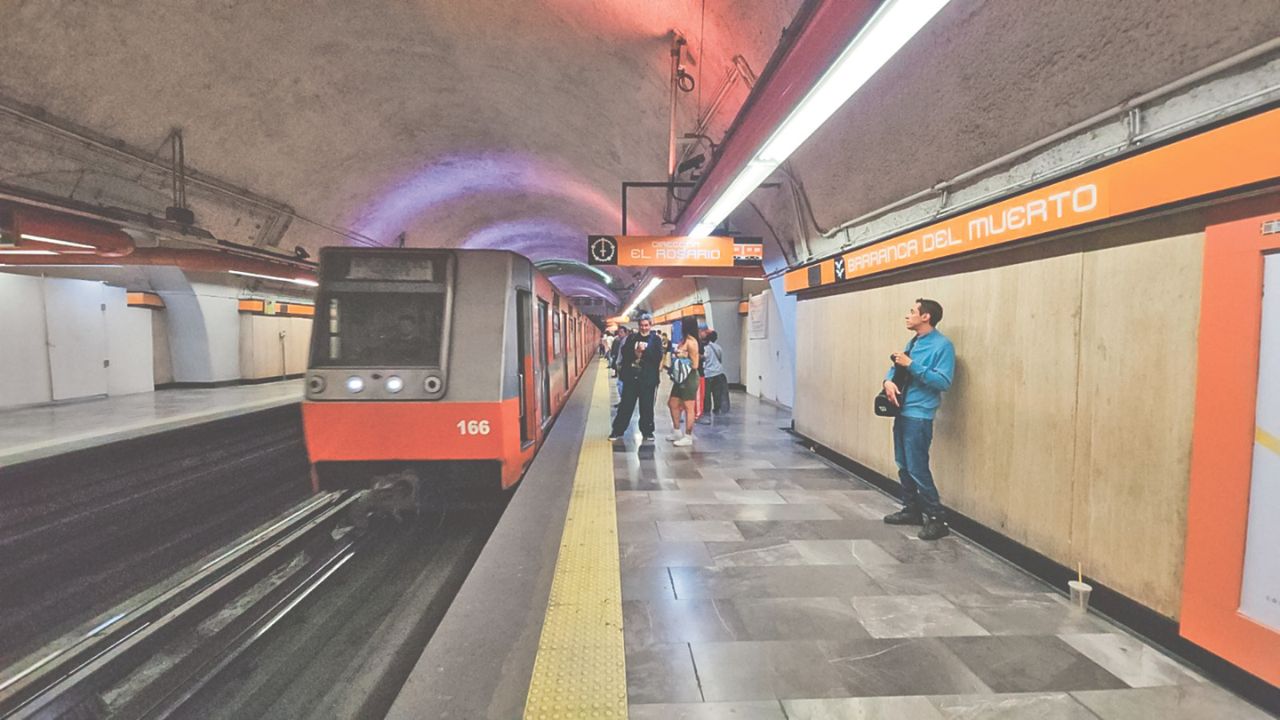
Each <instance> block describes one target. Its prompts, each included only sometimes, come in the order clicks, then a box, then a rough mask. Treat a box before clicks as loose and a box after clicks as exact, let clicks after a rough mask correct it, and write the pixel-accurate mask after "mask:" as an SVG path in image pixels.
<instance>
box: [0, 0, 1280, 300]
mask: <svg viewBox="0 0 1280 720" xmlns="http://www.w3.org/2000/svg"><path fill="white" fill-rule="evenodd" d="M801 4H802V0H705V2H703V0H643V1H641V0H468V1H467V2H454V1H451V0H364V1H363V2H339V1H337V0H317V1H316V2H309V3H302V2H269V1H268V0H254V1H252V2H250V1H244V0H240V1H237V0H218V1H202V0H104V1H102V2H92V3H86V2H80V1H78V0H10V1H9V2H6V3H3V4H0V27H3V28H4V29H5V32H4V36H3V37H4V39H3V41H0V68H3V71H0V94H2V95H5V96H8V97H9V98H12V99H14V100H17V101H21V102H25V103H28V104H31V105H35V106H39V107H42V108H44V109H46V110H48V111H49V112H50V113H52V114H53V115H55V116H59V117H63V118H68V119H72V120H74V121H75V122H77V123H79V124H80V125H82V126H84V127H86V128H89V129H91V130H94V131H97V132H100V133H102V134H104V135H107V136H109V137H114V138H119V139H121V140H123V141H126V142H128V143H131V144H133V145H135V146H138V147H142V148H148V149H149V150H150V149H157V157H159V158H161V159H165V158H167V154H166V153H165V152H164V151H163V150H159V148H161V147H162V140H163V139H164V138H165V136H166V135H167V133H168V131H169V129H170V128H171V127H175V126H176V127H182V128H183V129H184V132H185V137H186V142H187V157H188V160H189V162H190V164H191V165H192V166H194V167H195V168H197V169H199V170H201V171H202V172H206V173H209V174H211V175H214V176H218V177H220V178H223V179H226V180H228V181H231V182H234V183H236V184H239V185H242V186H245V187H247V188H250V189H252V190H253V191H256V192H258V193H261V194H263V195H266V196H269V197H271V198H274V199H276V200H279V201H281V202H284V203H288V204H289V205H291V206H292V207H293V208H295V209H296V210H297V213H298V215H300V216H303V217H305V218H309V219H312V220H316V221H319V222H321V223H324V224H327V225H331V226H334V227H341V228H349V229H351V230H353V231H355V232H357V233H359V234H361V235H364V236H368V237H370V238H372V239H373V240H374V241H376V242H378V243H390V242H391V241H392V240H393V239H394V238H395V236H396V235H397V234H398V233H400V232H401V231H404V232H405V233H406V234H407V242H408V244H409V245H410V246H462V245H465V246H473V247H510V248H513V249H516V250H518V251H521V252H524V253H526V254H528V255H530V256H531V257H533V258H534V259H535V260H553V259H563V260H582V259H584V256H585V252H584V245H585V243H584V242H583V236H584V235H586V234H588V233H593V232H612V231H616V229H617V228H618V226H619V211H620V208H619V183H620V182H621V181H623V180H657V179H661V178H662V176H663V175H664V173H665V163H666V151H667V145H666V143H667V140H666V138H667V112H668V95H667V93H668V87H667V72H668V48H669V44H668V39H667V32H668V30H669V29H671V28H673V27H675V28H679V29H680V30H682V31H683V32H684V34H685V35H686V37H688V38H689V40H690V47H689V53H688V55H687V57H686V58H685V63H686V65H687V66H688V67H689V70H690V71H691V72H692V73H693V74H694V75H695V77H699V78H700V82H699V88H698V91H697V92H695V93H692V94H689V95H683V96H681V112H680V122H679V128H680V130H681V131H687V130H689V129H690V128H692V127H693V125H694V117H695V114H696V111H697V109H698V107H699V106H701V107H705V106H706V105H707V104H708V103H709V102H710V97H711V96H712V95H713V94H714V93H715V90H716V89H717V88H718V86H719V84H720V82H721V80H722V78H723V77H724V73H725V70H726V68H727V67H728V66H729V64H730V59H731V58H732V57H733V56H734V55H737V54H741V55H743V56H744V57H745V58H746V60H747V62H748V64H749V65H750V66H751V67H752V68H753V69H754V70H755V72H757V73H759V72H761V71H762V70H763V69H764V66H765V64H766V62H767V60H768V58H769V56H770V55H771V53H772V52H773V50H774V48H775V47H776V45H777V42H778V39H779V36H780V33H781V30H782V28H783V27H784V26H785V25H786V24H787V23H788V22H789V21H790V19H791V18H792V17H793V16H794V15H795V13H796V11H797V10H798V9H799V7H800V5H801ZM703 8H705V16H704V14H703ZM1276 8H1277V4H1276V0H1221V2H1215V3H1206V2H1203V0H1126V2H1123V3H1118V2H1114V1H1113V0H1043V1H1042V2H1035V3H1028V2H1024V1H1023V0H952V2H951V3H950V4H949V5H948V7H947V8H946V9H945V10H944V11H943V12H942V13H941V14H939V16H938V17H937V18H936V19H935V20H934V21H933V22H932V23H931V24H930V25H929V26H927V27H926V28H925V30H924V32H922V33H921V34H920V35H918V36H917V37H916V38H914V39H913V40H912V41H911V42H910V43H908V45H907V46H906V47H905V48H904V49H903V51H902V52H901V53H899V54H898V55H897V56H896V57H894V58H893V59H892V60H891V61H890V62H889V64H888V65H886V66H885V67H884V68H883V70H882V71H881V72H880V73H878V74H877V75H876V76H875V77H874V78H873V79H872V80H871V82H869V83H868V84H867V85H866V86H865V87H864V88H863V89H862V90H861V91H860V92H859V93H858V95H856V96H855V97H854V99H853V101H852V102H850V103H848V104H847V105H846V106H845V107H843V108H842V109H841V110H840V111H838V112H837V113H836V114H835V115H834V116H833V117H832V118H831V120H830V121H828V122H827V124H826V125H824V126H823V127H822V128H820V129H819V131H818V132H817V134H815V135H814V136H813V137H812V138H810V140H809V141H808V142H806V143H805V144H804V145H803V146H802V147H801V148H800V149H799V151H798V152H797V153H796V155H795V156H794V157H793V159H792V163H791V167H792V170H793V171H794V172H795V173H796V175H797V176H799V177H801V178H802V179H803V180H804V184H805V186H806V187H807V189H808V197H809V200H810V201H811V204H812V206H813V209H814V211H815V214H816V219H817V222H818V223H820V224H821V225H823V226H830V225H833V224H836V223H839V222H841V221H844V220H848V219H850V218H852V217H855V216H857V215H859V214H861V213H863V212H866V211H868V210H871V209H874V208H876V207H879V206H881V205H883V204H884V203H887V202H890V201H893V200H896V199H898V198H901V197H903V196H905V195H907V194H909V193H912V192H915V191H917V190H920V189H922V188H926V187H930V186H932V185H934V184H935V183H937V182H938V181H940V180H944V179H946V178H949V177H951V176H953V175H955V174H956V173H959V172H962V171H965V170H967V169H969V168H973V167H975V166H977V165H980V164H982V163H984V162H986V161H989V160H991V159H993V158H996V157H999V156H1000V155H1002V154H1004V153H1006V152H1009V151H1011V150H1014V149H1016V148H1018V147H1020V146H1022V145H1024V144H1026V143H1028V142H1030V141H1033V140H1035V139H1037V138H1040V137H1043V136H1045V135H1046V134H1048V133H1052V132H1054V131H1055V130H1059V129H1061V128H1064V127H1067V126H1069V125H1071V124H1073V123H1075V122H1077V121H1080V120H1083V119H1084V118H1086V117H1088V116H1090V115H1091V114H1093V113H1095V112H1098V111H1099V110H1102V109H1104V108H1107V107H1111V106H1113V105H1115V104H1117V103H1119V102H1121V101H1123V100H1124V99H1126V98H1130V97H1134V96H1136V95H1139V94H1141V93H1143V92H1145V91H1148V90H1150V89H1153V88H1155V87H1158V86H1160V85H1162V84H1164V83H1167V82H1170V81H1172V80H1175V79H1177V78H1179V77H1182V76H1184V75H1186V74H1188V73H1190V72H1193V71H1195V70H1198V69H1200V68H1203V67H1205V66H1208V65H1210V64H1212V63H1214V62H1216V61H1219V60H1221V59H1223V58H1226V57H1229V56H1231V55H1232V54H1234V53H1237V52H1241V51H1243V50H1245V49H1248V48H1251V47H1254V46H1257V45H1259V44H1260V43H1262V42H1264V41H1266V40H1268V39H1271V38H1275V37H1277V36H1278V35H1280V12H1276ZM699 93H700V96H699ZM744 99H745V88H744V87H742V86H741V85H739V86H738V87H736V88H735V89H734V90H733V91H732V92H730V94H729V96H728V99H727V101H726V103H725V105H724V108H723V111H722V112H721V113H720V114H719V115H718V116H717V117H716V118H715V121H714V122H713V124H712V129H711V132H710V135H711V136H712V137H713V138H715V139H717V140H719V139H720V138H721V137H722V135H723V133H724V131H725V129H726V128H727V126H728V123H729V122H731V121H732V118H733V116H734V114H735V113H736V112H737V110H738V109H739V107H740V106H741V104H742V102H743V100H744ZM0 120H3V118H0ZM15 137H17V136H16V135H15V134H14V133H11V132H9V131H8V130H7V129H6V127H5V126H4V124H3V122H0V184H3V183H17V184H23V183H26V184H30V185H31V186H32V187H35V188H37V189H40V190H43V191H46V192H53V193H55V194H56V193H63V194H67V193H75V192H77V188H79V192H80V193H81V195H83V194H85V193H86V191H85V189H84V188H85V186H87V185H91V184H92V182H93V180H92V178H89V179H86V177H85V174H84V173H83V172H80V173H77V171H76V167H75V162H77V161H78V156H77V157H72V155H73V153H72V152H71V151H70V150H65V151H64V150H59V152H62V153H63V157H61V158H60V159H59V162H46V163H45V165H49V166H50V167H45V165H41V162H40V161H35V162H25V163H24V161H21V160H19V159H17V157H18V155H20V154H21V153H20V152H9V151H10V150H15V149H17V150H24V149H25V146H23V143H25V142H29V141H30V139H29V138H27V137H24V138H22V139H20V140H19V141H15V140H13V138H15ZM55 154H56V153H55ZM54 165H56V166H57V167H56V168H55V167H52V166H54ZM111 177H114V178H118V179H120V181H121V183H127V182H129V181H130V178H129V172H116V173H115V174H114V175H111ZM136 177H138V178H141V174H137V175H136ZM157 177H158V176H157ZM134 182H135V184H136V183H137V181H136V180H135V181H134ZM151 183H152V187H150V188H148V189H147V192H149V193H150V195H147V192H141V193H135V195H136V197H135V199H134V200H132V201H131V202H134V203H135V205H139V207H137V208H136V209H141V210H145V211H149V212H152V213H157V214H158V213H160V212H162V211H163V208H164V206H165V205H167V204H168V202H167V197H166V196H165V193H166V192H167V181H164V182H157V180H156V178H152V180H151ZM90 194H91V195H93V196H94V197H96V198H106V200H119V199H120V198H124V197H125V196H127V195H128V193H126V192H124V191H123V190H120V189H119V188H108V189H107V190H98V191H95V193H90ZM788 196H789V193H787V192H782V191H778V190H760V191H758V192H757V193H756V196H755V197H754V198H753V199H754V200H756V202H757V205H758V206H760V207H761V208H762V211H763V213H764V216H765V218H763V219H762V218H761V217H757V216H756V214H755V213H754V211H753V210H751V209H749V208H748V209H744V210H740V211H739V212H737V213H735V215H734V217H733V221H734V223H735V225H736V226H737V227H738V228H739V229H742V230H745V231H747V232H749V233H752V234H760V235H763V236H765V237H767V238H769V239H768V240H767V241H766V244H765V247H766V264H767V265H769V266H770V267H776V266H777V265H778V263H779V262H780V261H781V259H782V258H780V255H781V253H779V252H778V251H779V250H781V249H783V248H785V249H786V251H788V252H789V251H790V249H791V247H792V246H794V245H796V244H798V242H799V239H800V237H801V235H807V236H809V237H812V236H813V235H814V234H815V232H816V231H815V229H814V228H813V227H812V226H811V225H812V223H810V222H808V221H807V220H804V219H801V218H800V217H799V215H798V213H797V212H796V211H795V208H794V207H793V205H792V204H791V202H790V200H789V198H788ZM78 197H79V196H77V198H78ZM136 198H143V200H137V199H136ZM106 200H103V201H104V202H105V201H106ZM631 200H632V209H633V213H632V216H631V222H632V225H631V227H632V229H631V231H632V232H633V233H634V232H651V233H660V232H664V231H665V228H664V227H663V226H662V225H661V222H660V220H661V195H660V193H658V192H652V191H637V192H636V193H635V194H633V195H632V197H631ZM119 202H121V203H123V204H127V203H125V201H124V200H119ZM143 206H145V207H143ZM241 209H243V208H241ZM198 219H199V220H200V221H201V222H202V223H207V227H208V228H209V229H210V230H213V231H214V232H215V234H217V235H218V236H219V237H223V236H227V235H234V234H236V233H237V232H243V230H242V228H241V227H240V226H241V224H242V223H244V224H249V225H254V224H255V223H262V222H263V221H262V218H261V213H259V216H254V217H250V216H249V213H247V212H244V213H243V214H242V215H237V214H236V213H230V214H229V216H228V217H214V216H213V214H212V213H208V214H206V215H204V216H201V215H200V214H199V213H198ZM346 241H348V240H347V239H346V238H343V237H342V236H340V235H336V234H334V233H332V232H329V231H327V230H323V229H320V228H319V227H317V226H316V225H313V224H309V223H307V222H303V221H294V222H293V224H292V225H291V226H290V227H289V230H288V233H287V234H286V235H285V237H284V239H283V241H282V244H283V245H284V246H285V247H286V248H292V246H293V245H295V244H301V245H305V246H308V247H311V248H314V247H317V246H321V245H326V244H334V243H338V242H346ZM617 280H618V282H615V283H614V284H613V285H612V287H605V285H604V284H602V283H598V282H597V281H596V280H593V279H592V278H590V277H587V276H583V275H580V274H568V275H565V276H562V277H561V278H559V279H558V281H559V282H561V283H562V284H564V285H565V286H566V287H567V286H568V285H572V286H573V287H574V288H575V290H574V292H581V293H582V294H585V295H592V296H596V297H600V296H601V295H602V294H603V293H608V292H621V293H623V294H624V297H623V299H624V300H625V299H626V298H625V294H626V293H625V288H626V286H627V285H628V284H629V283H630V282H631V281H632V278H631V277H629V276H625V275H621V274H619V275H618V277H617Z"/></svg>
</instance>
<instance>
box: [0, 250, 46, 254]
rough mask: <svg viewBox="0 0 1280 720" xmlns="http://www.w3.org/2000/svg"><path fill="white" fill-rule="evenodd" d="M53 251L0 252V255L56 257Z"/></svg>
mask: <svg viewBox="0 0 1280 720" xmlns="http://www.w3.org/2000/svg"><path fill="white" fill-rule="evenodd" d="M57 254H58V253H57V251H54V250H0V255H57Z"/></svg>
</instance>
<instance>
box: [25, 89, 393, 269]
mask: <svg viewBox="0 0 1280 720" xmlns="http://www.w3.org/2000/svg"><path fill="white" fill-rule="evenodd" d="M0 113H4V114H7V115H11V116H13V117H15V118H18V119H19V120H22V121H23V122H27V123H30V124H32V125H36V126H38V127H40V128H43V129H45V130H48V131H50V132H52V133H54V134H56V135H62V136H64V137H68V138H71V139H72V140H75V141H77V142H81V143H84V144H86V145H90V146H93V147H95V148H98V149H100V150H105V151H107V152H109V153H112V154H114V155H117V156H120V157H124V158H127V159H129V160H131V161H133V162H137V163H140V164H142V165H146V166H148V167H150V168H152V169H155V170H159V171H160V172H163V173H167V174H172V173H173V168H172V167H169V166H168V165H165V164H164V163H161V162H158V161H156V160H154V159H153V158H151V157H148V156H147V155H146V154H145V153H143V152H141V151H138V150H134V149H132V148H129V147H128V146H125V145H123V143H121V144H119V145H117V144H115V143H112V142H110V141H108V140H105V139H102V138H99V137H95V136H94V135H93V134H91V133H89V132H88V131H82V130H77V129H72V128H69V127H64V126H63V125H62V124H60V123H57V122H53V121H51V120H49V119H48V118H47V117H46V116H45V114H44V112H43V111H41V110H38V109H35V108H28V107H25V106H23V104H22V103H18V102H16V101H14V100H11V99H8V98H3V97H0ZM186 180H187V182H189V183H191V184H193V185H199V186H201V187H203V188H206V189H208V190H212V191H214V192H216V193H219V194H222V195H226V196H228V197H231V198H233V199H235V200H239V201H241V202H245V203H248V204H250V205H256V206H257V207H260V208H264V209H266V210H271V211H272V212H275V213H279V214H281V215H286V216H288V217H291V218H293V219H294V220H297V221H299V222H303V223H306V224H308V225H312V226H314V227H318V228H320V229H322V230H327V231H328V232H331V233H334V234H335V235H340V236H342V237H345V238H347V239H348V240H353V241H355V242H358V243H360V244H363V245H371V246H375V247H381V246H382V243H379V242H378V241H376V240H374V239H373V238H371V237H369V236H367V235H363V234H361V233H358V232H355V231H354V230H346V229H343V228H339V227H335V226H333V225H329V224H326V223H322V222H320V221H318V220H313V219H311V218H309V217H306V216H303V215H299V214H298V213H297V211H295V210H294V209H293V208H292V207H290V206H289V205H285V204H283V203H280V202H276V201H274V200H270V199H267V198H264V197H262V196H260V195H257V194H256V193H253V192H251V191H249V190H246V189H244V188H239V187H236V186H234V185H232V184H230V183H227V182H224V181H222V180H217V179H214V178H206V177H204V176H202V175H200V174H199V173H198V172H196V171H194V170H188V172H187V177H186Z"/></svg>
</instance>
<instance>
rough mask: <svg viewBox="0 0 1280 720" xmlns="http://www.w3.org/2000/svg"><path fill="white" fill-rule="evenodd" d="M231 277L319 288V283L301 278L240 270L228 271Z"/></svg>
mask: <svg viewBox="0 0 1280 720" xmlns="http://www.w3.org/2000/svg"><path fill="white" fill-rule="evenodd" d="M227 272H229V273H231V274H232V275H243V276H244V277H252V278H261V279H263V280H277V281H279V282H287V283H293V284H294V285H305V286H306V287H319V286H320V283H318V282H316V281H315V280H304V279H302V278H287V277H277V276H275V275H259V274H258V273H251V272H242V271H240V270H228V271H227Z"/></svg>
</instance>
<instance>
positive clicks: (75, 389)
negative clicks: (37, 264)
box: [44, 278, 107, 400]
mask: <svg viewBox="0 0 1280 720" xmlns="http://www.w3.org/2000/svg"><path fill="white" fill-rule="evenodd" d="M44 301H45V327H46V328H47V329H48V333H49V370H50V378H51V380H52V383H53V399H54V400H67V399H71V398H80V397H90V396H93V395H105V394H106V392H107V368H106V367H105V362H106V360H107V323H106V317H105V315H106V311H105V309H104V307H103V285H102V283H98V282H91V281H87V280H68V279H65V278H45V279H44Z"/></svg>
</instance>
